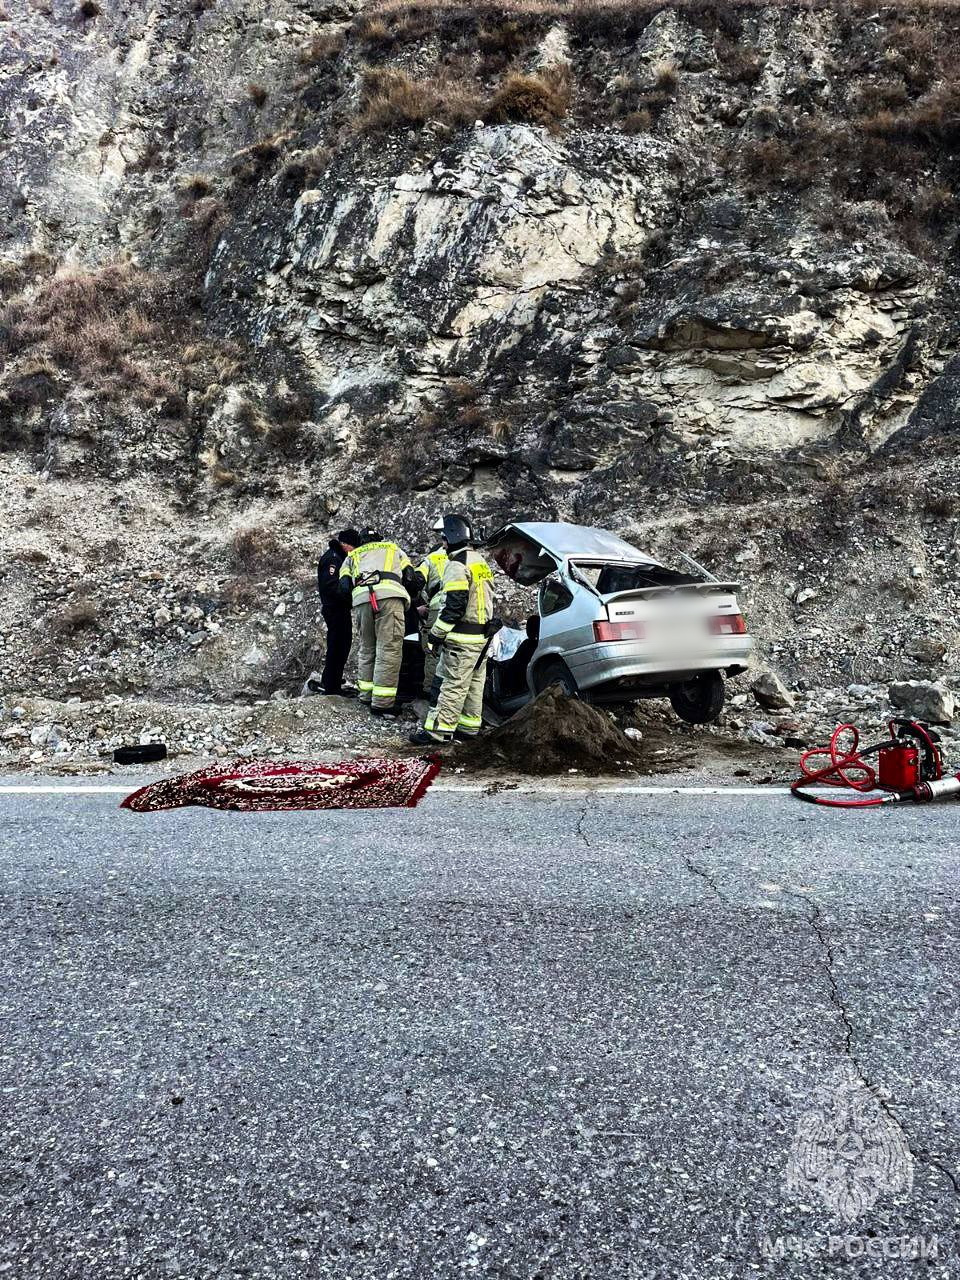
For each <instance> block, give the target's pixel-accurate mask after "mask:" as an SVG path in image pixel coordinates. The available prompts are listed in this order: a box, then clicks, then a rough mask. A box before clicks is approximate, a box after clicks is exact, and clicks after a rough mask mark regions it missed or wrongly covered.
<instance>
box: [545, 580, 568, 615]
mask: <svg viewBox="0 0 960 1280" xmlns="http://www.w3.org/2000/svg"><path fill="white" fill-rule="evenodd" d="M572 600H573V592H572V591H571V590H570V588H569V587H568V586H567V584H566V583H565V582H562V581H561V580H560V579H559V578H548V579H547V581H546V582H544V583H543V585H542V586H541V588H540V616H541V617H543V618H546V617H549V615H550V614H551V613H559V612H560V610H561V609H566V607H567V605H568V604H570V602H571V601H572Z"/></svg>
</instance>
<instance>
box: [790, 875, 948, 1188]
mask: <svg viewBox="0 0 960 1280" xmlns="http://www.w3.org/2000/svg"><path fill="white" fill-rule="evenodd" d="M783 892H784V894H785V896H787V897H790V898H796V899H797V901H799V902H802V903H804V905H805V906H806V907H807V909H808V910H807V917H806V918H807V921H808V923H809V924H810V927H811V929H812V930H813V932H814V934H815V936H816V939H817V942H818V944H819V947H820V951H821V952H822V954H823V970H824V973H825V974H826V977H827V985H828V987H829V990H830V1002H831V1004H833V1006H834V1008H835V1009H836V1011H837V1015H838V1017H839V1019H840V1025H841V1027H842V1028H843V1040H842V1044H841V1052H842V1053H843V1056H844V1057H845V1058H846V1059H847V1061H848V1062H849V1064H850V1066H851V1067H852V1068H853V1070H854V1071H855V1072H856V1075H857V1079H858V1080H859V1081H860V1083H861V1084H862V1085H863V1087H864V1088H865V1089H867V1090H868V1091H869V1092H870V1093H871V1094H872V1095H873V1096H874V1097H875V1098H876V1100H877V1104H878V1105H879V1107H880V1109H881V1110H882V1111H883V1112H884V1114H885V1115H886V1116H887V1118H888V1119H889V1120H890V1121H891V1122H892V1123H893V1124H895V1125H896V1127H897V1129H898V1130H899V1131H900V1133H901V1134H902V1135H903V1140H904V1142H905V1143H906V1146H907V1150H908V1151H909V1152H910V1154H911V1156H912V1157H913V1159H914V1160H915V1161H916V1162H917V1164H922V1165H927V1166H928V1167H929V1168H931V1169H936V1171H937V1172H938V1173H940V1174H942V1175H943V1177H944V1178H945V1179H946V1180H947V1182H948V1183H949V1184H950V1186H951V1188H952V1189H953V1194H954V1195H955V1196H957V1197H960V1183H958V1181H957V1177H956V1175H955V1174H954V1173H953V1171H952V1170H951V1169H948V1168H947V1167H946V1166H945V1165H942V1164H940V1162H939V1161H938V1160H934V1159H933V1158H932V1157H931V1156H930V1155H929V1153H921V1152H920V1151H919V1150H918V1149H917V1147H916V1146H915V1144H914V1141H913V1139H912V1137H911V1135H910V1133H909V1132H908V1131H907V1129H906V1127H905V1126H904V1124H903V1121H902V1120H901V1119H900V1117H899V1116H898V1115H897V1112H896V1109H895V1108H894V1107H893V1106H891V1104H890V1102H889V1101H888V1100H887V1099H886V1098H885V1097H883V1095H882V1094H881V1092H880V1086H879V1085H876V1084H874V1083H873V1081H872V1080H871V1079H870V1077H869V1076H868V1075H867V1073H866V1071H865V1070H864V1068H863V1065H862V1064H861V1062H860V1059H859V1058H858V1057H857V1053H856V1049H855V1048H854V1039H855V1035H856V1031H855V1028H854V1025H853V1019H852V1018H851V1016H850V1011H849V1010H848V1008H847V1005H846V1002H845V1001H844V998H843V992H842V991H841V990H840V984H839V982H838V981H837V974H836V960H835V957H834V953H833V947H832V946H831V944H830V939H829V938H828V937H827V934H826V931H825V929H824V927H823V912H822V910H821V909H820V904H819V903H818V902H816V901H815V899H813V898H810V897H808V896H807V895H806V894H805V893H797V892H796V891H795V890H791V889H784V891H783Z"/></svg>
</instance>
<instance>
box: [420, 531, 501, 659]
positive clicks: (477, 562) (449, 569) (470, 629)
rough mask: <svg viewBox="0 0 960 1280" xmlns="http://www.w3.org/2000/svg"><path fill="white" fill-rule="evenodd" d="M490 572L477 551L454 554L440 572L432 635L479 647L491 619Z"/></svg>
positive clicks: (491, 573)
mask: <svg viewBox="0 0 960 1280" xmlns="http://www.w3.org/2000/svg"><path fill="white" fill-rule="evenodd" d="M492 582H493V570H492V569H491V568H490V566H489V565H488V564H487V562H486V560H484V558H483V556H482V555H480V553H479V552H478V551H472V550H469V549H465V550H463V551H455V552H454V553H453V555H452V556H451V557H450V559H449V560H448V561H447V564H446V567H445V569H444V571H443V586H442V605H441V609H440V617H439V618H438V619H437V621H436V623H435V624H434V627H433V630H434V632H435V633H437V634H439V635H442V636H444V638H445V639H446V640H449V641H450V643H451V644H469V645H483V644H485V643H486V640H487V624H488V623H489V622H490V619H491V617H492V616H493V586H492V585H491V584H492Z"/></svg>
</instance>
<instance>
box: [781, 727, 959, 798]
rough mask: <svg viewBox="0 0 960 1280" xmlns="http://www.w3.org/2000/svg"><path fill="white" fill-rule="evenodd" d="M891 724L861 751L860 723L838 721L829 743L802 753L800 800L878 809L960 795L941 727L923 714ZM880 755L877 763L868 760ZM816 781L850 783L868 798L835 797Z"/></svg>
mask: <svg viewBox="0 0 960 1280" xmlns="http://www.w3.org/2000/svg"><path fill="white" fill-rule="evenodd" d="M889 727H890V737H889V738H885V739H884V740H883V741H882V742H875V743H874V744H873V746H870V747H864V749H863V750H862V751H861V750H860V733H859V730H858V729H857V728H856V726H855V725H852V724H841V725H838V726H837V727H836V729H834V731H833V733H832V734H831V736H830V743H829V745H828V746H826V747H813V748H812V749H811V750H809V751H805V752H804V753H803V755H802V756H801V757H800V773H801V776H800V777H799V778H797V779H796V781H795V782H793V783H791V785H790V790H791V791H792V792H793V794H794V795H795V796H797V798H798V799H800V800H808V801H810V803H811V804H822V805H826V806H827V807H828V808H832V809H873V808H877V807H878V806H879V805H883V804H900V803H901V802H902V801H904V800H911V801H913V803H914V804H927V803H928V802H929V801H931V800H942V799H945V798H947V797H950V796H958V795H960V773H957V774H953V775H949V776H947V777H944V773H943V755H942V753H941V751H940V735H939V734H938V733H936V732H935V731H934V730H933V729H930V728H928V727H927V726H926V725H924V724H921V723H920V722H919V721H918V720H891V721H889ZM874 755H875V756H876V757H877V765H876V768H874V766H873V765H872V764H868V763H867V758H868V757H869V756H874ZM813 785H818V786H821V787H847V788H849V789H850V790H851V791H858V792H860V793H862V795H863V798H862V799H860V800H854V799H843V800H841V799H836V800H832V799H829V798H828V797H827V796H824V795H819V794H817V793H816V792H813V791H806V790H804V788H805V787H810V786H813ZM877 791H881V792H883V793H884V794H882V795H878V794H875V793H876V792H877Z"/></svg>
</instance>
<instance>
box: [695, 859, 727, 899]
mask: <svg viewBox="0 0 960 1280" xmlns="http://www.w3.org/2000/svg"><path fill="white" fill-rule="evenodd" d="M683 861H684V865H685V866H686V868H687V870H688V871H689V872H690V874H691V875H694V876H699V878H700V879H701V880H703V881H704V883H705V884H706V885H708V886H709V888H710V891H711V893H713V894H714V896H715V897H717V898H719V899H720V901H721V902H722V903H723V904H724V906H727V907H732V906H733V903H732V902H731V901H730V899H729V898H728V897H727V895H726V894H725V893H724V892H723V890H722V889H721V888H720V886H719V885H718V884H717V882H716V880H715V879H714V878H713V876H712V875H711V874H710V872H709V871H705V870H704V869H703V867H698V866H697V864H696V863H695V862H694V861H693V859H692V858H689V857H684V859H683Z"/></svg>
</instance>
